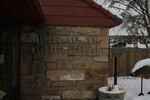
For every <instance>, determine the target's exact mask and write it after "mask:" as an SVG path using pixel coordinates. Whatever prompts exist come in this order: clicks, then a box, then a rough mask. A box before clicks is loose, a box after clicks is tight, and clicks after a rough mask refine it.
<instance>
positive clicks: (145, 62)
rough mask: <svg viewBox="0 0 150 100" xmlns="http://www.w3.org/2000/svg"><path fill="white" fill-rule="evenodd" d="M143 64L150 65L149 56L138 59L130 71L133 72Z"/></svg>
mask: <svg viewBox="0 0 150 100" xmlns="http://www.w3.org/2000/svg"><path fill="white" fill-rule="evenodd" d="M145 65H150V58H147V59H142V60H140V61H138V62H137V63H136V64H135V66H134V67H133V69H132V71H131V72H132V73H134V72H135V71H136V70H138V69H140V68H142V67H143V66H145Z"/></svg>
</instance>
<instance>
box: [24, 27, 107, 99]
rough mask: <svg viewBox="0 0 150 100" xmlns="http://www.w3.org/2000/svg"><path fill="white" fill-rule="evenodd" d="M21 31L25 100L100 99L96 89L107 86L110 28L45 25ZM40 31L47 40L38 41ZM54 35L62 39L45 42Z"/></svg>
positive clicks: (39, 39) (25, 28) (40, 39)
mask: <svg viewBox="0 0 150 100" xmlns="http://www.w3.org/2000/svg"><path fill="white" fill-rule="evenodd" d="M22 31H23V32H22V34H21V99H22V100H97V98H98V94H97V89H98V88H99V87H101V86H104V85H106V81H107V76H108V54H109V51H108V29H107V28H100V27H86V26H85V27H84V26H44V27H35V28H34V27H24V29H23V30H22ZM38 32H39V35H40V36H41V35H45V34H46V35H45V37H42V38H38V37H39V36H38V35H37V33H38ZM55 35H57V36H59V37H57V39H56V37H54V38H53V39H51V40H49V41H50V42H55V43H48V42H45V41H47V39H48V36H50V37H52V36H55ZM65 36H67V37H69V38H66V37H65ZM74 36H76V37H77V38H74ZM92 36H93V37H94V38H89V37H92ZM60 37H63V43H61V42H59V41H61V39H62V38H60ZM97 37H98V38H97ZM58 38H59V39H58ZM70 38H72V40H70V41H68V40H67V39H70ZM87 38H88V39H87ZM90 39H91V40H90ZM95 40H96V41H98V43H97V42H94V41H95ZM66 41H68V42H66ZM86 41H90V43H86ZM91 41H92V42H91ZM82 42H83V43H82ZM48 47H49V48H48Z"/></svg>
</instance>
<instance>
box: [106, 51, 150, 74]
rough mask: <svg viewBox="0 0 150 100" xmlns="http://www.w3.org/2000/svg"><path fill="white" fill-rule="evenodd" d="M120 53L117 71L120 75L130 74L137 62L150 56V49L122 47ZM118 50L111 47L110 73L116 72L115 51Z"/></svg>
mask: <svg viewBox="0 0 150 100" xmlns="http://www.w3.org/2000/svg"><path fill="white" fill-rule="evenodd" d="M117 50H119V51H120V55H119V56H118V60H117V66H118V67H117V72H118V75H119V76H129V75H130V72H131V70H132V68H133V67H134V65H135V63H136V62H137V61H139V60H141V59H144V58H150V49H136V48H134V49H133V48H121V49H117ZM117 50H115V49H112V48H110V51H109V52H110V53H109V75H110V76H113V74H114V55H113V52H117Z"/></svg>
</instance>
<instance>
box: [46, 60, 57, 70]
mask: <svg viewBox="0 0 150 100" xmlns="http://www.w3.org/2000/svg"><path fill="white" fill-rule="evenodd" d="M46 66H47V70H51V69H56V63H55V62H48V63H46Z"/></svg>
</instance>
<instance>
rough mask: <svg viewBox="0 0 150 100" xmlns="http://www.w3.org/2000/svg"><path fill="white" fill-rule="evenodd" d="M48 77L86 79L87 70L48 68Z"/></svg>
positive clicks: (68, 79)
mask: <svg viewBox="0 0 150 100" xmlns="http://www.w3.org/2000/svg"><path fill="white" fill-rule="evenodd" d="M47 78H48V79H51V80H52V81H63V80H66V81H77V80H85V71H82V70H71V71H70V70H48V71H47Z"/></svg>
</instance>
